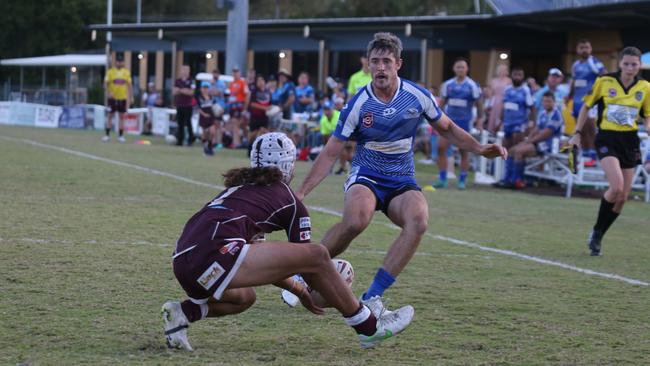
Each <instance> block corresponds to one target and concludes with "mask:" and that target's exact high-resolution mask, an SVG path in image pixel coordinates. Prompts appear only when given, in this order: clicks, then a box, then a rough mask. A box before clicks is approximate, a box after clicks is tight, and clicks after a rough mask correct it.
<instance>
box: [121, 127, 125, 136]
mask: <svg viewBox="0 0 650 366" xmlns="http://www.w3.org/2000/svg"><path fill="white" fill-rule="evenodd" d="M122 135H124V130H123V129H121V128H120V137H122Z"/></svg>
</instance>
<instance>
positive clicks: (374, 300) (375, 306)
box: [359, 295, 392, 319]
mask: <svg viewBox="0 0 650 366" xmlns="http://www.w3.org/2000/svg"><path fill="white" fill-rule="evenodd" d="M359 300H360V301H361V303H362V304H363V305H365V306H367V307H368V309H370V311H371V312H372V314H373V315H374V316H375V318H377V319H379V317H381V316H382V315H384V314H390V313H392V311H390V310H388V309H386V308H385V307H384V303H383V302H382V301H381V296H377V295H375V296H373V297H371V298H369V299H368V300H364V299H363V296H361V298H360V299H359Z"/></svg>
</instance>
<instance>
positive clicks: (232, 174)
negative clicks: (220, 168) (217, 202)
mask: <svg viewBox="0 0 650 366" xmlns="http://www.w3.org/2000/svg"><path fill="white" fill-rule="evenodd" d="M281 181H282V172H281V171H280V169H278V168H277V167H275V166H264V167H258V168H233V169H230V170H229V171H227V172H226V173H225V174H224V175H223V184H224V185H225V186H226V188H230V187H235V186H241V185H244V184H253V185H256V186H270V185H271V184H274V183H277V182H281Z"/></svg>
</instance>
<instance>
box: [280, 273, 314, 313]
mask: <svg viewBox="0 0 650 366" xmlns="http://www.w3.org/2000/svg"><path fill="white" fill-rule="evenodd" d="M291 278H293V280H294V281H296V282H299V283H300V284H301V285H303V286H304V287H305V288H308V287H309V286H307V283H306V282H305V280H304V279H303V278H302V276H301V275H294V276H293V277H291ZM282 301H284V303H285V304H287V305H289V306H290V307H292V308H294V307H296V305H298V304H299V303H300V299H299V298H298V296H296V295H294V294H292V293H291V292H290V291H288V290H282Z"/></svg>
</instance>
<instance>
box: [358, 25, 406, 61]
mask: <svg viewBox="0 0 650 366" xmlns="http://www.w3.org/2000/svg"><path fill="white" fill-rule="evenodd" d="M372 50H380V51H388V52H390V53H392V54H393V56H395V59H397V60H399V59H400V58H401V57H402V41H400V39H399V38H398V37H397V36H396V35H394V34H393V33H388V32H379V33H375V35H374V38H373V39H372V41H370V43H368V47H367V48H366V57H368V58H370V52H372Z"/></svg>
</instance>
